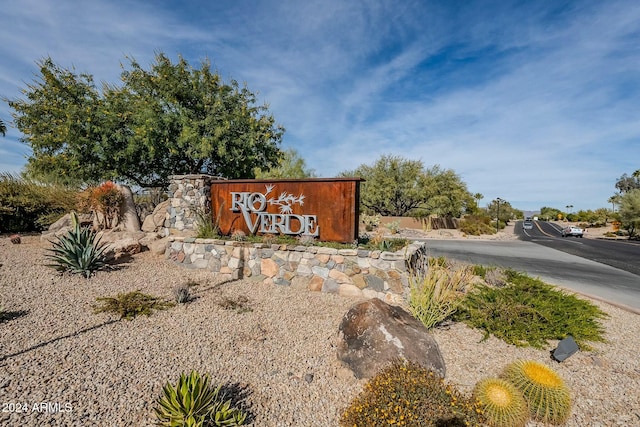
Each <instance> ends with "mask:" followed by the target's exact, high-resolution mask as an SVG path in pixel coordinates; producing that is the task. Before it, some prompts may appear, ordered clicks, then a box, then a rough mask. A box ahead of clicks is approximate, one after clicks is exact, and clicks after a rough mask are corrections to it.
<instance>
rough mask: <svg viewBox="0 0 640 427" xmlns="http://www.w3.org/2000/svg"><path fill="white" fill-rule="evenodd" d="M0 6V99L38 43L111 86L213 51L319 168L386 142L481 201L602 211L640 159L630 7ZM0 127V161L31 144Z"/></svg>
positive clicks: (21, 82)
mask: <svg viewBox="0 0 640 427" xmlns="http://www.w3.org/2000/svg"><path fill="white" fill-rule="evenodd" d="M1 9H2V10H1V13H0V40H2V42H1V43H0V96H2V97H8V98H15V97H19V96H20V90H21V89H22V88H25V87H26V84H27V83H29V82H31V81H33V79H34V77H35V76H36V73H37V68H36V65H35V62H36V61H37V60H39V59H42V58H43V57H46V56H51V58H52V59H53V61H54V62H55V63H57V64H59V65H61V66H63V67H68V68H70V67H75V69H76V71H77V72H86V73H89V74H92V75H93V76H94V77H95V79H96V81H97V82H101V81H106V82H110V83H117V82H119V75H120V72H121V68H120V64H121V63H122V62H126V60H125V56H132V57H134V58H135V59H136V60H138V62H140V63H141V64H143V66H144V67H145V68H148V65H149V64H150V63H151V61H152V60H153V57H154V53H155V52H159V51H162V52H165V53H166V54H167V55H169V56H170V57H171V58H173V59H176V58H177V55H178V54H181V55H182V56H184V57H185V58H186V59H187V60H188V61H189V62H190V63H191V64H192V65H193V66H195V67H197V66H199V64H200V61H202V60H204V59H206V58H208V59H209V60H210V61H211V63H212V64H213V66H214V67H215V68H217V69H218V71H219V72H220V74H221V75H222V76H223V77H224V78H225V79H226V80H229V79H231V78H233V79H236V80H238V81H240V82H246V84H247V86H248V88H249V89H250V90H252V91H254V92H258V93H259V97H260V100H261V102H266V103H268V104H269V107H270V110H271V112H272V113H273V114H274V116H275V118H276V120H277V122H278V123H279V124H281V125H283V126H284V127H285V128H286V129H287V132H286V134H285V136H284V139H283V147H285V148H289V147H293V148H295V149H296V150H298V152H299V153H300V154H301V156H302V157H303V158H305V160H306V162H307V164H308V165H309V166H310V167H311V168H313V169H315V171H316V173H317V174H318V175H319V176H323V177H330V176H335V175H336V174H338V173H339V172H341V171H345V170H352V169H355V168H356V167H357V166H358V165H360V164H362V163H367V164H371V163H373V162H374V161H375V160H376V159H378V158H379V157H380V156H381V155H383V154H394V155H400V156H404V157H406V158H410V159H419V160H422V162H423V163H424V164H425V166H427V167H430V166H433V165H440V166H441V167H442V168H446V169H453V170H454V171H456V173H458V174H459V175H460V176H461V177H462V179H463V180H464V181H465V182H466V183H467V186H468V188H469V190H470V191H471V192H473V193H476V192H479V193H482V194H483V195H484V196H485V198H484V200H483V201H482V202H481V205H486V203H488V202H490V201H491V200H492V199H494V198H496V197H501V198H502V199H505V200H508V201H509V202H511V204H512V205H513V206H514V207H517V208H520V209H523V210H535V209H539V208H540V207H542V206H553V207H557V208H561V209H563V208H564V207H565V206H567V205H573V206H574V208H573V210H574V211H575V210H578V209H595V208H598V207H610V206H611V205H610V204H608V203H607V199H608V198H609V196H611V195H612V194H613V193H614V191H615V188H614V184H615V181H616V179H617V178H618V177H620V176H621V175H622V174H623V173H628V174H630V173H632V172H633V171H635V170H637V169H639V168H640V161H639V159H640V120H638V115H639V106H640V105H639V104H640V103H639V102H638V101H639V100H640V2H638V1H637V0H628V1H627V0H608V1H589V0H580V1H561V0H539V1H507V0H499V1H462V0H442V1H427V0H415V1H413V0H405V1H391V0H388V1H385V0H380V1H370V0H363V1H348V0H318V1H316V0H305V1H302V0H298V1H293V0H264V1H260V0H254V1H245V0H232V1H225V0H218V1H205V0H201V1H189V0H184V1H169V0H164V1H141V0H85V1H79V0H78V1H65V0H58V1H53V0H50V1H45V0H21V1H19V2H18V1H15V2H3V5H2V8H1ZM0 118H2V120H3V121H4V122H5V123H6V124H8V127H9V129H8V134H7V136H6V137H5V138H0V171H5V172H7V171H8V172H18V171H19V170H20V169H21V168H22V166H23V165H24V164H25V162H26V160H25V157H26V156H28V154H29V149H28V147H27V146H26V145H24V144H22V143H20V142H19V138H20V134H19V133H18V131H17V130H16V129H15V128H13V127H12V126H11V125H12V123H11V110H10V108H9V107H8V106H7V104H6V103H5V102H0Z"/></svg>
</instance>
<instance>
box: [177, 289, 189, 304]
mask: <svg viewBox="0 0 640 427" xmlns="http://www.w3.org/2000/svg"><path fill="white" fill-rule="evenodd" d="M173 299H174V300H175V301H176V302H177V303H178V304H186V303H188V302H189V301H191V291H190V290H189V286H188V285H181V286H176V287H175V288H173Z"/></svg>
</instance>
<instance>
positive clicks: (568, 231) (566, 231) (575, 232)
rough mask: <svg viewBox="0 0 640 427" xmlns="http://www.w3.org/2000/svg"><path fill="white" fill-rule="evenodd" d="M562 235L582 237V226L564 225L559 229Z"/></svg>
mask: <svg viewBox="0 0 640 427" xmlns="http://www.w3.org/2000/svg"><path fill="white" fill-rule="evenodd" d="M560 234H561V235H562V237H567V236H574V237H582V228H580V227H565V228H563V229H562V231H560Z"/></svg>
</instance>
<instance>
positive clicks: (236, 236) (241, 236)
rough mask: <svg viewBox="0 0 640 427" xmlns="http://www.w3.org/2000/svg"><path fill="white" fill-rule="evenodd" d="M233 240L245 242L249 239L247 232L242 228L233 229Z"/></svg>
mask: <svg viewBox="0 0 640 427" xmlns="http://www.w3.org/2000/svg"><path fill="white" fill-rule="evenodd" d="M231 240H234V241H236V242H244V241H245V240H247V234H246V233H245V232H244V231H242V230H233V233H231Z"/></svg>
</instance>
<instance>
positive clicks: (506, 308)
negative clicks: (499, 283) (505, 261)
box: [454, 270, 607, 350]
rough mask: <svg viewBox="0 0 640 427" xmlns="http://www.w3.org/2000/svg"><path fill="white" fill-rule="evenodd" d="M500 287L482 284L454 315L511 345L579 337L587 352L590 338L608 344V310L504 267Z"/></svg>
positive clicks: (535, 345) (578, 340)
mask: <svg viewBox="0 0 640 427" xmlns="http://www.w3.org/2000/svg"><path fill="white" fill-rule="evenodd" d="M504 273H505V276H506V285H505V286H503V287H501V288H494V287H490V286H478V287H476V289H475V290H474V291H472V292H469V293H467V295H466V296H465V297H464V299H463V300H462V302H461V304H460V307H459V308H458V311H457V312H456V313H455V315H454V318H455V319H457V320H460V321H463V322H465V323H467V324H468V325H469V326H471V327H474V328H478V329H482V330H484V333H485V337H484V338H485V339H486V338H488V337H489V335H494V336H496V337H498V338H500V339H502V340H504V341H505V342H507V343H509V344H514V345H517V346H532V347H535V348H543V347H544V346H546V345H547V343H548V342H547V341H548V340H555V339H558V340H560V339H563V338H566V337H567V335H571V336H573V337H574V338H575V340H576V342H577V343H578V345H579V346H580V348H582V349H583V350H589V349H590V346H589V345H588V344H587V343H586V342H587V341H600V342H604V341H605V340H604V329H603V327H602V325H601V324H600V322H599V319H603V318H606V317H607V314H606V313H604V312H603V311H602V310H600V309H599V308H598V307H596V306H595V305H593V304H592V303H590V302H588V301H585V300H582V299H579V298H577V297H575V296H574V295H568V294H565V293H564V292H562V291H560V290H558V289H556V288H554V287H553V286H551V285H548V284H546V283H544V282H542V281H541V280H539V279H535V278H532V277H529V276H527V275H526V274H524V273H519V272H516V271H513V270H505V272H504Z"/></svg>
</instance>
